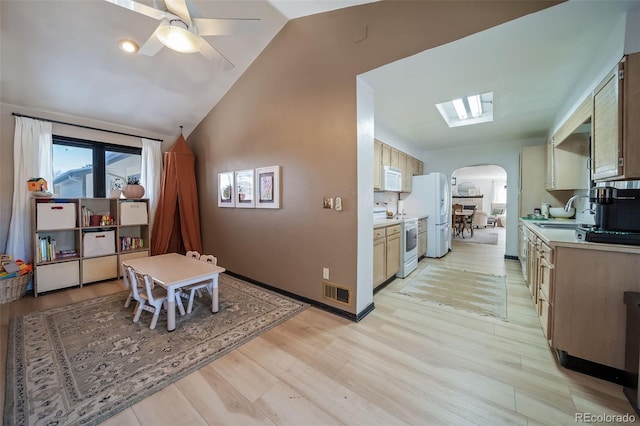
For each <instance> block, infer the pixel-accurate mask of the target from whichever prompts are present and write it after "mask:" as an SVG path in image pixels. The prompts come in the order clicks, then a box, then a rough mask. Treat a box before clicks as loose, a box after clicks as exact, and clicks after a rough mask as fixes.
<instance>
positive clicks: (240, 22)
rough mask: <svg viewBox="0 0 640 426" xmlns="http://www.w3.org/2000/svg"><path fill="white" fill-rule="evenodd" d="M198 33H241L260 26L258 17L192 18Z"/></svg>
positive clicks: (214, 34)
mask: <svg viewBox="0 0 640 426" xmlns="http://www.w3.org/2000/svg"><path fill="white" fill-rule="evenodd" d="M193 23H194V24H195V26H196V28H198V34H200V35H204V36H217V35H229V34H241V33H249V32H252V31H255V30H257V29H259V28H260V27H261V21H260V19H259V18H247V19H244V18H238V19H217V18H211V19H201V18H195V19H194V20H193Z"/></svg>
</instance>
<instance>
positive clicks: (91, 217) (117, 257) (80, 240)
mask: <svg viewBox="0 0 640 426" xmlns="http://www.w3.org/2000/svg"><path fill="white" fill-rule="evenodd" d="M32 207H33V208H32V211H33V220H32V229H33V258H34V265H35V268H34V270H35V274H34V294H35V295H36V296H38V294H40V293H43V292H47V291H51V290H57V289H61V288H67V287H74V286H80V287H82V286H83V285H85V284H89V283H92V282H97V281H104V280H109V279H116V278H119V277H120V267H119V265H120V263H121V262H123V261H126V260H128V259H134V258H139V257H146V256H149V249H150V229H149V201H148V200H147V199H116V198H33V199H32Z"/></svg>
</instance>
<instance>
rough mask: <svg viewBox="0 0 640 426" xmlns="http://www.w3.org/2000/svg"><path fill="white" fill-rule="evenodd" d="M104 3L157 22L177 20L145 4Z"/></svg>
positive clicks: (127, 1)
mask: <svg viewBox="0 0 640 426" xmlns="http://www.w3.org/2000/svg"><path fill="white" fill-rule="evenodd" d="M106 1H108V2H109V3H112V4H115V5H116V6H120V7H124V8H125V9H129V10H132V11H134V12H137V13H140V14H142V15H146V16H148V17H150V18H153V19H157V20H158V21H160V20H162V19H176V18H178V17H177V16H176V15H174V14H173V13H170V12H165V11H164V10H159V9H154V8H153V7H149V6H147V5H146V4H142V3H138V2H136V1H133V0H106Z"/></svg>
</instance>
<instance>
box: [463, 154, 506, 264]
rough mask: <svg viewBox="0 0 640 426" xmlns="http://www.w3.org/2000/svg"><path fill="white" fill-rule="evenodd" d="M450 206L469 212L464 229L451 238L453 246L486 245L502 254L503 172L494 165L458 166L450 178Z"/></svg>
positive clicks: (504, 222)
mask: <svg viewBox="0 0 640 426" xmlns="http://www.w3.org/2000/svg"><path fill="white" fill-rule="evenodd" d="M451 201H452V204H459V205H462V206H463V208H464V209H465V211H470V210H473V215H472V216H470V217H469V218H468V219H467V220H468V222H469V223H467V224H466V225H467V226H466V227H464V228H463V231H462V232H459V233H457V235H456V236H455V237H454V238H453V241H452V245H453V244H457V243H475V244H487V245H488V246H494V247H496V249H499V250H500V251H501V252H502V253H503V254H504V253H505V251H506V226H507V172H506V171H505V169H503V168H502V167H501V166H498V165H493V164H489V165H476V166H468V167H462V168H459V169H457V170H455V171H454V172H453V174H452V175H451Z"/></svg>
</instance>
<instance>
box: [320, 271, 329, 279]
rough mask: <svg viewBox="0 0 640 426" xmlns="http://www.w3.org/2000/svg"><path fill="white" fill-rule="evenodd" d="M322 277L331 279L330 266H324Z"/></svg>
mask: <svg viewBox="0 0 640 426" xmlns="http://www.w3.org/2000/svg"><path fill="white" fill-rule="evenodd" d="M322 279H323V280H328V279H329V268H322Z"/></svg>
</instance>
